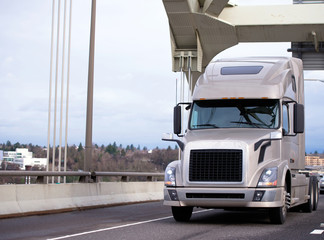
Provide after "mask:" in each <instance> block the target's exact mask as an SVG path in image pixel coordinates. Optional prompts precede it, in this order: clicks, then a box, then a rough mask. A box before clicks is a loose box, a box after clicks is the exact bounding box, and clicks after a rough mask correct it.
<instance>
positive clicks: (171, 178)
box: [164, 167, 176, 187]
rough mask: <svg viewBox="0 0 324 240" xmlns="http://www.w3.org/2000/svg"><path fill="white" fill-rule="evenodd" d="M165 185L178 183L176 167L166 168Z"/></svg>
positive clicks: (170, 185)
mask: <svg viewBox="0 0 324 240" xmlns="http://www.w3.org/2000/svg"><path fill="white" fill-rule="evenodd" d="M164 185H165V186H167V187H174V186H175V185H176V169H175V168H174V167H167V168H166V169H165V174H164Z"/></svg>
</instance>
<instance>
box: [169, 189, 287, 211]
mask: <svg viewBox="0 0 324 240" xmlns="http://www.w3.org/2000/svg"><path fill="white" fill-rule="evenodd" d="M283 194H284V189H283V187H278V188H169V187H168V188H164V205H168V206H192V207H205V208H231V207H234V208H240V207H252V208H272V207H282V206H283V205H284V202H283V199H284V198H283Z"/></svg>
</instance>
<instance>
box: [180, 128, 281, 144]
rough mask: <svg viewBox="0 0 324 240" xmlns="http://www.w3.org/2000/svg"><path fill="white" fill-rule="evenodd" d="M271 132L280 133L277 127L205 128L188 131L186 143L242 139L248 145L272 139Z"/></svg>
mask: <svg viewBox="0 0 324 240" xmlns="http://www.w3.org/2000/svg"><path fill="white" fill-rule="evenodd" d="M271 133H277V134H280V132H279V131H278V130H276V129H254V128H253V129H251V128H242V129H237V128H236V129H203V130H193V131H192V130H191V131H188V133H187V134H186V136H185V137H184V139H183V140H184V143H185V144H187V143H189V142H196V141H209V140H210V141H217V140H221V141H242V142H244V143H245V144H247V145H251V144H255V143H256V142H258V141H259V140H261V139H270V138H271Z"/></svg>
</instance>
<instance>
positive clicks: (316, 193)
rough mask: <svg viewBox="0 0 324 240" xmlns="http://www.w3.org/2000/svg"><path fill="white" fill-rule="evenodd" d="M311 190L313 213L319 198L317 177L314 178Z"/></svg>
mask: <svg viewBox="0 0 324 240" xmlns="http://www.w3.org/2000/svg"><path fill="white" fill-rule="evenodd" d="M313 188H314V201H313V211H316V210H317V205H318V198H319V194H320V193H319V192H320V191H319V187H318V179H317V177H314V179H313Z"/></svg>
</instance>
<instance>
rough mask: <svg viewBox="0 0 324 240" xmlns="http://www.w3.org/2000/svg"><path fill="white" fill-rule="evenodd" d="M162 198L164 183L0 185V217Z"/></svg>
mask: <svg viewBox="0 0 324 240" xmlns="http://www.w3.org/2000/svg"><path fill="white" fill-rule="evenodd" d="M162 199H163V182H99V183H71V184H30V185H1V186H0V218H4V217H12V216H23V215H32V214H42V213H52V212H63V211H71V210H77V209H84V208H93V207H103V206H109V205H119V204H128V203H136V202H145V201H157V200H162Z"/></svg>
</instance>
